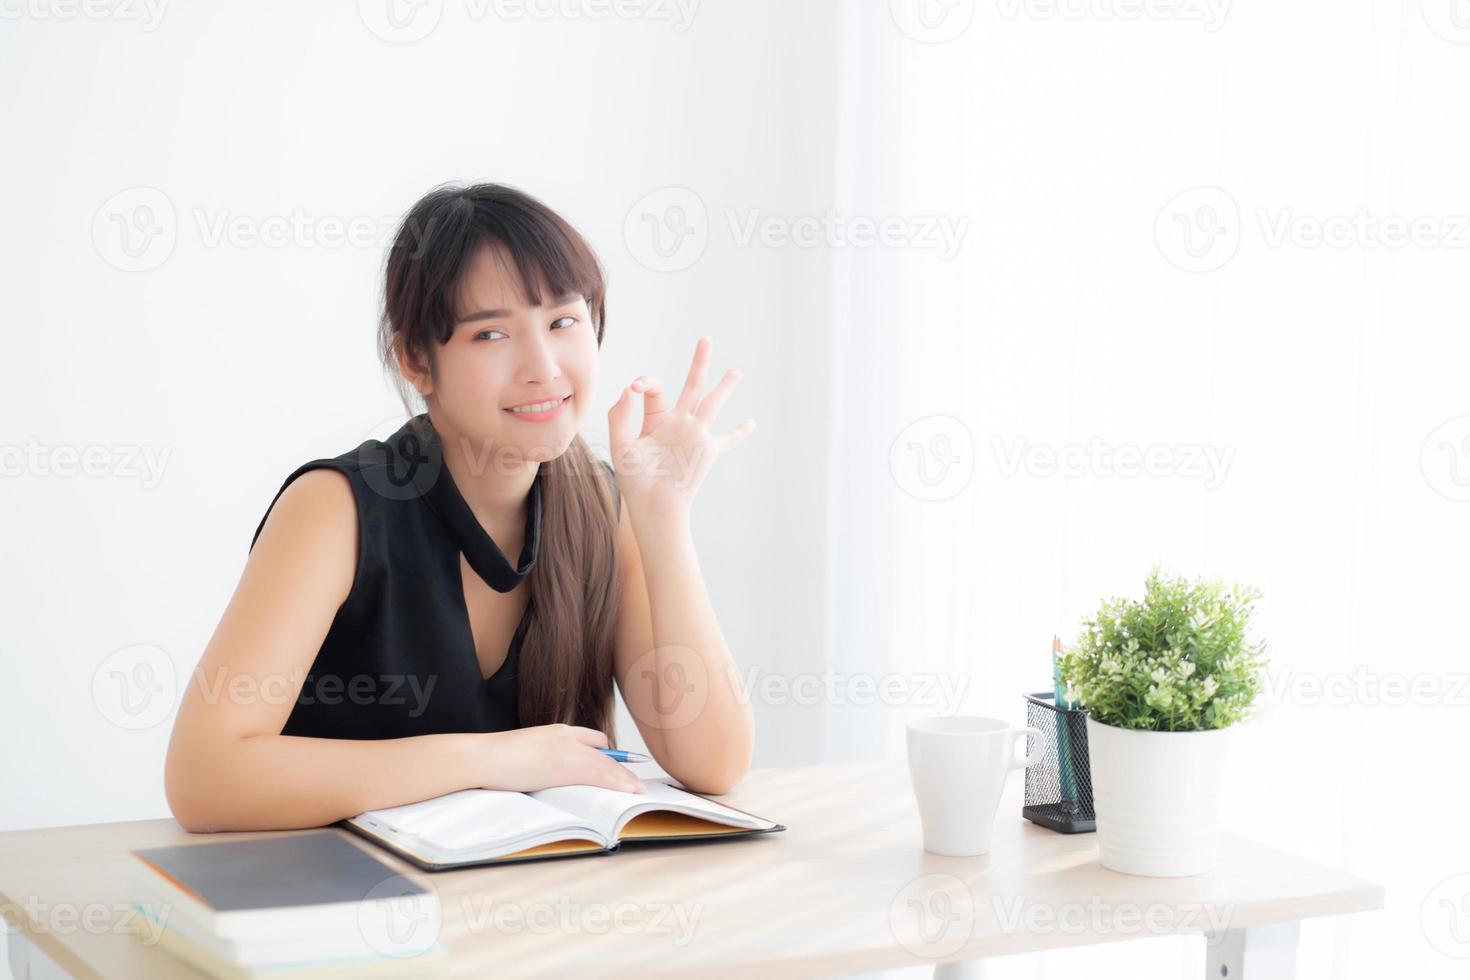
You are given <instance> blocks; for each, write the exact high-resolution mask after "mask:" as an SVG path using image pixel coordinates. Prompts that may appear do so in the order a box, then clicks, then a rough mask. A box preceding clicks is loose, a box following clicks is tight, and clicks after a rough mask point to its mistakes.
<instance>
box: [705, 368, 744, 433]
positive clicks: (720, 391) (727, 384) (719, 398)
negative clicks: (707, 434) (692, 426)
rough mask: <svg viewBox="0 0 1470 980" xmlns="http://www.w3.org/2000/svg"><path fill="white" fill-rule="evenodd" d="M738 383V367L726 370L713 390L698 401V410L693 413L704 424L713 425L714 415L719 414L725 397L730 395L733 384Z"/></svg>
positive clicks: (733, 388)
mask: <svg viewBox="0 0 1470 980" xmlns="http://www.w3.org/2000/svg"><path fill="white" fill-rule="evenodd" d="M739 383H740V371H739V369H738V368H731V369H730V370H728V371H726V372H725V376H724V377H723V378H721V379H720V383H719V384H717V385H715V387H714V390H713V391H711V392H710V393H709V394H708V395H705V396H704V401H702V402H700V403H699V410H698V411H696V412H695V413H694V414H695V415H696V416H698V417H699V420H700V421H701V422H703V423H704V424H705V425H714V424H715V416H717V415H719V414H720V409H721V408H723V407H724V405H725V399H727V398H729V397H730V392H732V391H734V390H735V386H736V385H737V384H739Z"/></svg>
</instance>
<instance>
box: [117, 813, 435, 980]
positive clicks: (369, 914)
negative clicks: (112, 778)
mask: <svg viewBox="0 0 1470 980" xmlns="http://www.w3.org/2000/svg"><path fill="white" fill-rule="evenodd" d="M131 853H132V855H133V857H134V858H135V860H134V861H133V862H132V865H131V867H130V869H129V878H130V884H131V886H132V894H133V895H134V896H135V898H134V903H133V907H134V910H135V912H136V914H135V915H134V916H133V931H134V932H135V933H137V935H138V937H139V938H140V939H141V940H142V941H143V942H144V943H148V944H151V945H159V946H162V947H164V948H165V949H168V950H169V951H170V952H172V953H174V954H175V955H177V956H179V957H181V958H182V959H184V960H187V961H188V962H189V963H191V964H193V965H194V966H195V967H197V968H198V969H200V970H203V971H204V972H206V973H208V974H210V975H211V976H216V977H239V978H250V977H275V978H280V980H295V978H298V977H299V978H307V977H312V978H315V977H342V978H349V977H398V976H405V977H406V976H423V975H426V974H433V973H435V972H438V971H439V970H440V969H442V966H443V964H444V962H445V960H446V956H445V949H444V947H443V946H442V945H441V944H440V943H439V941H438V940H439V928H440V915H439V897H438V895H436V894H435V893H434V892H433V891H431V890H428V889H425V888H423V887H421V886H419V885H418V884H416V883H414V882H413V881H411V880H409V879H408V878H406V877H404V876H403V875H401V874H399V873H398V872H396V871H394V870H393V869H392V868H390V867H389V866H388V865H387V864H385V863H383V862H382V861H381V860H379V859H378V858H377V857H375V856H373V855H372V854H370V853H368V851H367V850H365V849H364V848H363V847H360V846H358V845H357V844H355V843H353V842H352V841H351V840H350V839H349V838H348V837H347V836H345V835H344V834H343V833H342V832H340V831H337V830H318V831H310V832H306V833H300V834H289V835H282V836H272V837H260V838H254V839H249V840H221V841H215V842H209V843H203V844H185V845H181V846H178V847H156V848H148V849H144V850H136V851H132V852H131Z"/></svg>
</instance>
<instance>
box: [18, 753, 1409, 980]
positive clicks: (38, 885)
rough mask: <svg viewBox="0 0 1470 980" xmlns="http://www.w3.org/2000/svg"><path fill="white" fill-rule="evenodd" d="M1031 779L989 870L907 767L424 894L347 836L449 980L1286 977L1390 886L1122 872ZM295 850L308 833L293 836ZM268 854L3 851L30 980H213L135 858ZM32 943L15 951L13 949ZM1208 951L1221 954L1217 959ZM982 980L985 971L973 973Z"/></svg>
mask: <svg viewBox="0 0 1470 980" xmlns="http://www.w3.org/2000/svg"><path fill="white" fill-rule="evenodd" d="M1020 788H1021V787H1020V779H1019V777H1013V779H1012V783H1011V785H1010V786H1009V790H1008V793H1007V795H1006V797H1005V799H1003V800H1002V803H1001V812H1000V816H999V817H998V823H997V828H996V832H995V839H994V843H993V845H992V850H991V853H990V854H989V855H987V856H983V857H973V858H953V857H941V856H939V855H934V854H928V853H926V852H925V851H924V850H923V849H922V846H921V843H920V841H921V838H920V834H919V824H918V814H917V811H916V809H915V804H914V799H913V795H912V793H911V792H910V789H909V784H908V773H907V768H906V767H905V765H904V764H903V763H902V762H880V763H868V764H862V765H846V766H810V767H793V768H784V769H765V770H757V771H755V772H752V773H751V774H750V775H749V776H748V777H747V778H746V779H745V781H744V782H742V783H741V785H740V786H739V787H737V788H736V789H735V790H734V791H733V792H731V793H729V794H728V795H727V796H725V797H722V798H721V799H723V800H725V801H726V802H728V803H730V804H732V805H733V806H736V807H739V808H741V809H744V810H749V811H751V812H753V813H756V814H759V815H761V816H765V817H770V818H771V819H774V820H778V821H780V822H781V823H783V824H785V825H786V826H787V828H789V829H788V830H786V831H785V832H782V833H776V834H769V835H762V836H758V837H752V838H746V839H742V840H730V841H722V842H717V843H711V844H689V843H686V844H672V845H647V846H645V847H642V848H638V847H631V848H628V849H626V850H623V851H622V852H620V853H617V854H613V855H610V856H606V857H589V858H573V859H565V860H556V861H545V862H539V863H532V864H522V865H512V866H502V867H499V868H493V867H491V868H472V869H464V870H460V871H450V872H440V873H436V874H424V873H422V872H418V871H416V870H415V869H413V868H412V867H411V866H409V865H406V864H404V863H403V862H401V861H398V860H397V859H396V858H393V857H391V856H390V855H387V854H386V853H384V852H381V851H378V850H377V849H375V848H372V846H371V845H369V844H367V843H366V842H364V841H362V840H361V839H360V838H357V837H355V836H354V835H351V834H346V832H345V831H338V832H339V833H344V835H345V836H347V837H349V839H351V840H353V841H354V842H355V843H359V844H361V846H363V847H367V848H369V849H372V850H373V851H374V853H378V854H380V855H381V856H383V857H384V859H385V860H387V861H388V862H389V863H390V864H392V865H393V866H395V867H396V868H398V869H399V870H401V871H404V872H405V873H407V874H410V875H411V876H413V877H414V878H415V880H418V881H420V882H421V883H424V884H427V885H428V886H430V887H432V888H433V889H434V890H435V891H436V892H437V893H438V896H439V900H440V904H441V909H442V919H443V924H442V928H441V931H440V935H439V938H440V941H441V942H442V943H443V944H444V945H445V946H446V947H447V948H448V950H449V953H450V956H449V959H448V963H447V966H446V967H445V968H444V969H443V970H442V971H441V975H447V976H452V977H485V976H507V975H510V976H548V977H551V976H555V977H562V976H586V975H610V976H640V977H643V976H671V977H672V976H689V975H699V976H706V975H728V976H751V975H757V974H758V975H760V976H762V977H765V978H770V977H781V976H821V975H830V974H839V973H851V972H860V971H870V970H881V969H885V968H890V967H900V966H912V965H914V964H922V963H929V964H933V965H935V967H936V970H935V972H936V975H938V976H942V977H954V976H974V975H979V972H980V970H981V969H982V967H981V966H979V965H978V964H976V963H975V962H973V961H976V960H977V959H979V958H983V957H986V956H994V955H1000V954H1008V953H1020V952H1028V951H1035V950H1043V949H1050V948H1055V947H1063V946H1074V945H1079V944H1084V943H1102V942H1110V941H1116V940H1124V939H1135V938H1141V937H1148V936H1153V935H1164V934H1180V933H1195V934H1201V935H1202V936H1208V937H1209V940H1208V941H1209V946H1208V947H1207V949H1208V952H1207V958H1208V960H1209V964H1208V969H1209V971H1210V972H1209V973H1208V975H1209V976H1211V977H1216V978H1218V977H1220V976H1222V975H1223V974H1221V973H1220V967H1221V966H1225V967H1228V968H1229V972H1228V976H1229V977H1230V978H1231V980H1242V978H1244V977H1245V976H1246V975H1247V974H1249V975H1250V978H1251V980H1256V978H1259V977H1263V976H1271V977H1278V976H1290V975H1291V972H1292V969H1293V965H1294V961H1295V943H1296V934H1297V929H1296V923H1297V921H1298V920H1300V919H1303V918H1306V917H1309V916H1319V915H1338V914H1342V913H1347V912H1360V911H1366V910H1371V909H1377V908H1381V907H1382V904H1383V889H1382V887H1381V886H1379V885H1376V884H1373V883H1371V882H1368V881H1364V880H1362V879H1359V878H1356V877H1353V876H1352V875H1349V874H1345V873H1343V872H1341V871H1336V870H1333V869H1331V868H1327V867H1323V866H1322V865H1319V864H1315V863H1313V862H1311V861H1306V860H1302V859H1301V858H1297V857H1294V856H1292V855H1290V854H1285V853H1282V852H1281V851H1277V850H1274V849H1271V848H1268V847H1263V846H1261V845H1258V844H1255V843H1252V842H1251V841H1249V840H1244V839H1241V838H1238V837H1230V836H1227V837H1226V839H1225V841H1224V855H1223V861H1222V862H1221V866H1220V869H1219V870H1218V871H1217V872H1216V873H1214V874H1210V875H1201V876H1198V877H1194V878H1178V879H1158V878H1140V877H1132V876H1129V875H1124V874H1118V873H1115V872H1112V871H1108V870H1105V869H1103V868H1102V867H1101V866H1100V865H1099V864H1098V861H1097V843H1096V835H1093V834H1080V835H1075V836H1063V835H1060V834H1055V833H1052V832H1050V831H1047V830H1043V829H1041V828H1039V827H1035V826H1033V825H1032V824H1030V823H1028V822H1026V821H1024V820H1022V819H1021V816H1020V798H1019V793H1020ZM284 833H299V831H285V832H284ZM246 836H260V835H258V834H249V835H247V834H212V835H202V834H188V833H185V832H184V831H183V830H181V829H180V828H179V826H178V824H176V823H175V822H174V821H173V820H147V821H136V822H131V823H112V824H91V825H83V826H77V827H59V828H50V829H44V830H28V831H16V832H12V833H6V834H0V905H3V911H4V915H5V918H6V919H7V920H8V921H9V922H10V923H11V925H12V931H11V934H10V944H11V947H12V951H11V960H12V966H13V969H14V970H15V973H16V976H17V977H18V978H22V977H27V976H30V977H33V978H37V980H40V978H47V977H51V976H76V977H106V978H115V977H147V978H158V980H167V978H173V977H195V976H198V975H199V974H198V973H197V972H196V971H195V970H193V969H192V968H191V967H189V966H188V965H186V964H185V963H183V962H182V961H180V960H177V959H175V958H174V957H173V956H172V955H171V954H169V953H168V952H166V951H165V950H163V949H160V948H156V947H154V946H150V945H146V944H145V943H144V942H143V941H142V940H141V939H140V938H139V937H138V936H136V935H133V934H132V933H130V932H129V931H127V921H126V920H127V919H128V914H127V912H126V910H127V907H128V903H129V901H130V898H131V896H130V895H129V894H128V891H127V887H126V884H125V878H124V867H125V863H126V861H127V860H129V859H128V857H127V851H128V850H130V849H132V848H141V847H157V846H161V845H168V844H179V843H185V842H188V841H193V840H218V839H223V838H226V837H230V838H238V837H246ZM16 930H18V931H16ZM1202 941H1204V940H1202ZM967 961H968V962H967Z"/></svg>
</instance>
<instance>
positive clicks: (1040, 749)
mask: <svg viewBox="0 0 1470 980" xmlns="http://www.w3.org/2000/svg"><path fill="white" fill-rule="evenodd" d="M1011 734H1012V735H1030V736H1032V737H1033V738H1035V739H1036V748H1034V749H1032V750H1031V753H1030V754H1029V755H1027V756H1026V758H1024V759H1019V760H1018V759H1016V757H1015V756H1016V748H1015V745H1016V743H1015V742H1012V743H1011V764H1010V766H1009V769H1025V768H1027V767H1028V766H1034V765H1036V764H1037V763H1038V762H1040V761H1041V756H1042V754H1043V753H1044V752H1045V751H1046V741H1045V739H1046V735H1045V734H1044V733H1043V732H1042V730H1041V729H1039V728H1032V727H1031V726H1030V725H1026V726H1025V727H1023V728H1012V729H1011ZM1008 771H1009V770H1008Z"/></svg>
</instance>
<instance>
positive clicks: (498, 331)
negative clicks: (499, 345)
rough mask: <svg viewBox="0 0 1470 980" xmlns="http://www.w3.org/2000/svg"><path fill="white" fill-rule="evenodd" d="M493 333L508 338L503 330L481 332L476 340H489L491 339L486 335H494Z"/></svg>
mask: <svg viewBox="0 0 1470 980" xmlns="http://www.w3.org/2000/svg"><path fill="white" fill-rule="evenodd" d="M492 333H498V334H500V336H502V337H505V336H507V334H506V333H505V332H504V331H503V330H481V331H480V332H479V333H477V334H475V339H476V340H489V339H490V338H489V337H487V336H486V334H492Z"/></svg>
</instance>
